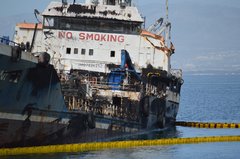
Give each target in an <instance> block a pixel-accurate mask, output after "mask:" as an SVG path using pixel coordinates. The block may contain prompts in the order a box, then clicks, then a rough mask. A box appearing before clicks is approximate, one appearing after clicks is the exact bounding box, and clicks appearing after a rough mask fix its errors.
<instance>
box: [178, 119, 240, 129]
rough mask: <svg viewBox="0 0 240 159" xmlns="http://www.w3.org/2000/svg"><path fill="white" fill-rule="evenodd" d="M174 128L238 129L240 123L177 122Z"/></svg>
mask: <svg viewBox="0 0 240 159" xmlns="http://www.w3.org/2000/svg"><path fill="white" fill-rule="evenodd" d="M175 125H176V126H185V127H195V128H218V129H221V128H223V129H227V128H232V129H233V128H234V129H236V128H240V123H206V122H184V121H178V122H176V123H175Z"/></svg>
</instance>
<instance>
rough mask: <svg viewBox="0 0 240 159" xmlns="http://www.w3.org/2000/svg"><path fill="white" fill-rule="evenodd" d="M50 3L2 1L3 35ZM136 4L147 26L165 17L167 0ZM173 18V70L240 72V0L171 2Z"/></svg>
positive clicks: (0, 25) (144, 0)
mask: <svg viewBox="0 0 240 159" xmlns="http://www.w3.org/2000/svg"><path fill="white" fill-rule="evenodd" d="M50 1H51V0H4V1H1V5H0V36H1V35H10V36H12V34H13V32H14V25H15V23H16V22H22V21H34V20H35V18H34V15H33V10H34V9H38V10H39V11H43V9H44V8H45V7H46V6H47V5H48V3H49V2H50ZM55 1H57V0H55ZM58 1H59V0H58ZM76 1H77V2H83V1H82V0H76ZM69 2H72V1H70V0H69ZM134 2H135V4H136V5H137V6H138V7H139V10H140V12H141V13H142V15H144V16H146V17H147V25H149V24H152V23H154V20H156V19H157V18H159V17H164V11H165V10H164V4H165V0H135V1H134ZM169 17H170V21H171V22H172V41H173V43H174V44H175V47H176V54H174V55H173V57H172V66H173V67H175V68H182V69H183V70H184V71H185V72H200V73H204V72H208V73H209V72H216V71H217V72H239V73H240V0H198V1H197V0H169Z"/></svg>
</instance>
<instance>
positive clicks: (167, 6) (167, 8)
mask: <svg viewBox="0 0 240 159" xmlns="http://www.w3.org/2000/svg"><path fill="white" fill-rule="evenodd" d="M166 21H167V22H168V0H166Z"/></svg>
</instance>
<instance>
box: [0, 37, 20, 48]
mask: <svg viewBox="0 0 240 159" xmlns="http://www.w3.org/2000/svg"><path fill="white" fill-rule="evenodd" d="M0 43H1V44H5V45H10V46H20V45H19V44H18V43H16V42H14V41H11V40H10V39H9V36H0Z"/></svg>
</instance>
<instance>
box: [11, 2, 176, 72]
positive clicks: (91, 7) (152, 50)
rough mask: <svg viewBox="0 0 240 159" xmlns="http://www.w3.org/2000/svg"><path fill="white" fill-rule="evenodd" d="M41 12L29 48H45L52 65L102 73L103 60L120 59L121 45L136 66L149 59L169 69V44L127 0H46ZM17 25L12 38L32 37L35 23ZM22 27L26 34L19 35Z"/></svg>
mask: <svg viewBox="0 0 240 159" xmlns="http://www.w3.org/2000/svg"><path fill="white" fill-rule="evenodd" d="M42 16H43V26H41V27H42V30H38V29H37V34H36V37H35V40H34V41H35V44H34V46H33V50H32V52H44V51H47V52H48V53H50V54H51V56H52V58H53V59H52V63H53V64H54V65H55V66H56V67H57V69H61V70H65V71H69V70H70V69H82V70H89V71H96V72H104V73H107V72H109V71H110V70H109V67H108V64H116V65H120V63H121V50H122V49H125V50H131V51H129V53H130V56H131V58H132V61H133V63H134V65H135V67H136V69H137V70H140V69H141V68H144V67H146V66H147V65H148V64H150V65H152V66H153V67H154V68H159V69H162V70H166V71H167V72H168V71H169V70H170V56H171V54H172V50H171V49H170V48H168V47H167V46H166V45H165V43H166V42H165V39H164V37H163V36H161V35H156V34H153V33H150V32H148V31H146V30H143V29H142V24H143V22H144V20H143V18H142V17H141V15H140V13H139V12H138V10H137V8H136V7H135V6H132V3H131V1H126V0H102V1H89V0H88V1H86V3H85V4H71V3H61V2H51V3H50V5H49V6H48V7H47V8H46V9H45V10H44V12H43V13H42ZM21 25H22V26H24V24H18V25H17V26H16V30H17V32H16V35H15V40H16V42H19V43H21V42H23V43H26V42H27V41H29V42H30V43H31V42H32V38H33V33H34V28H33V27H32V28H27V27H26V28H24V27H22V28H20V27H19V26H21ZM38 28H39V26H38ZM167 29H168V28H166V30H167ZM23 30H27V31H28V34H27V35H26V34H25V36H21V34H22V33H21V31H23ZM39 31H42V33H41V34H40V33H39ZM162 33H165V32H164V30H163V31H162ZM28 35H29V36H28Z"/></svg>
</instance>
